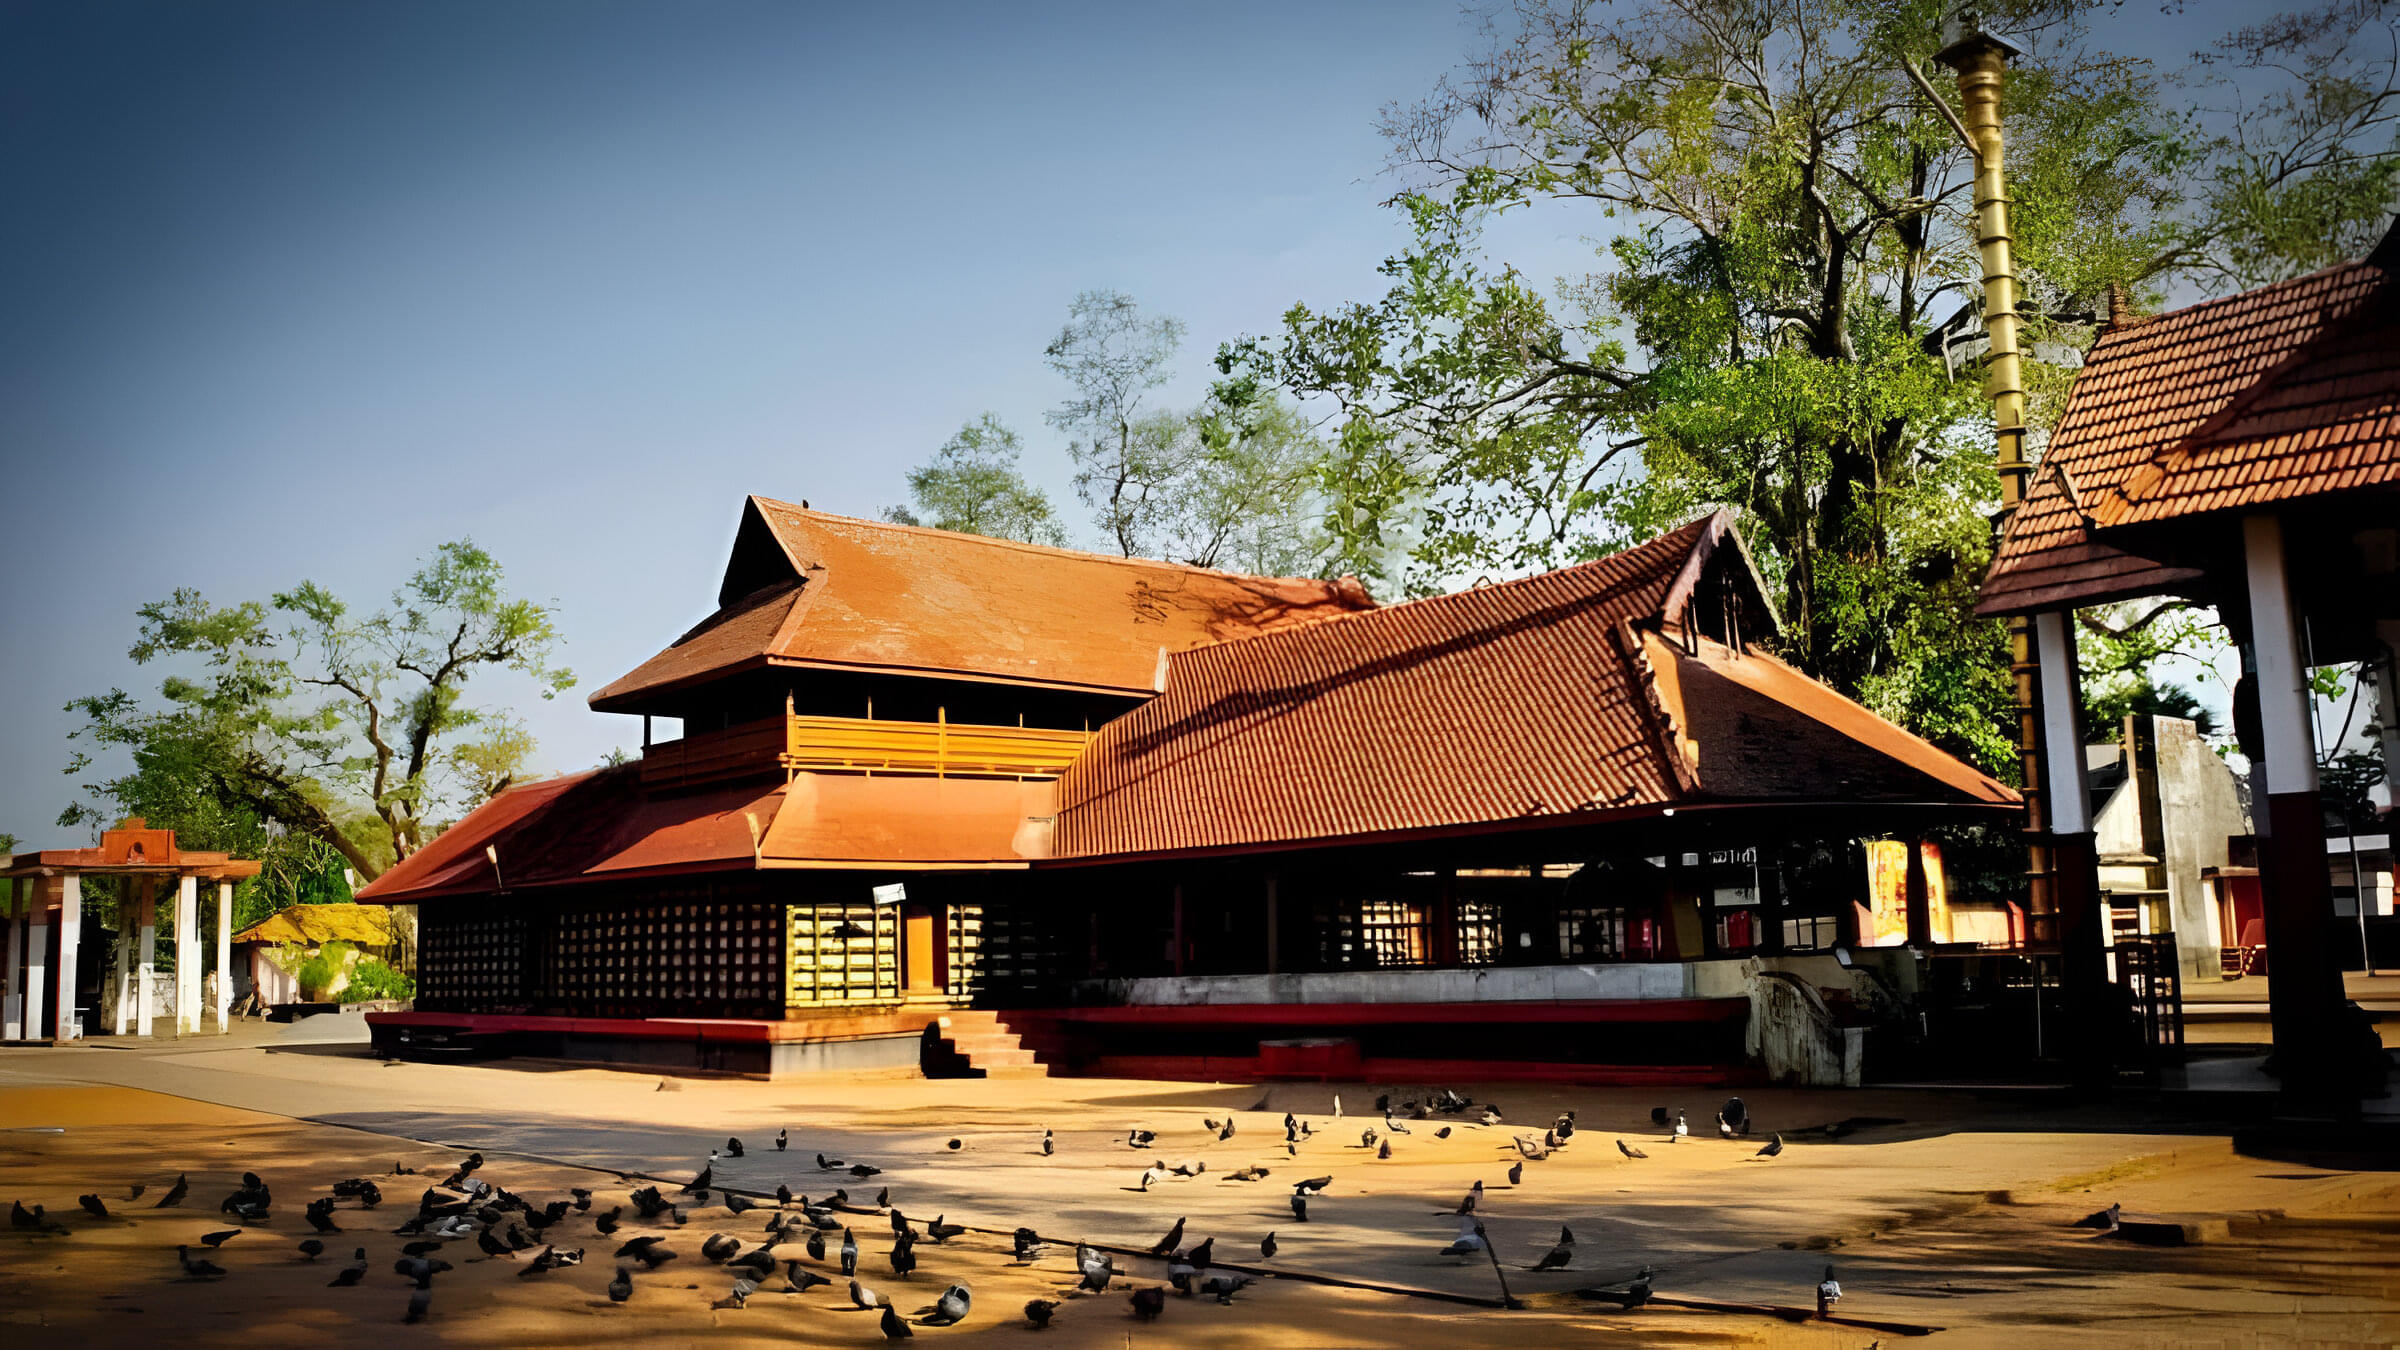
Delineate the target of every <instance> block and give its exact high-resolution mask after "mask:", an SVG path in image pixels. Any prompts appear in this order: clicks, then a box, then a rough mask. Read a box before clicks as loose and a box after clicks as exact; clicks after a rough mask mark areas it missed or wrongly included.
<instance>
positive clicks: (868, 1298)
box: [850, 1279, 882, 1308]
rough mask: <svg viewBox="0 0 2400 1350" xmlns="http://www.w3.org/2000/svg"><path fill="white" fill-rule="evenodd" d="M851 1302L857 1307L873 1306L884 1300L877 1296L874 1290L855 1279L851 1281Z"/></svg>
mask: <svg viewBox="0 0 2400 1350" xmlns="http://www.w3.org/2000/svg"><path fill="white" fill-rule="evenodd" d="M850 1302H851V1303H852V1305H854V1306H856V1307H860V1308H872V1307H874V1306H875V1305H876V1304H877V1303H880V1302H882V1300H881V1299H879V1298H878V1297H876V1294H875V1291H874V1290H872V1289H869V1288H868V1287H866V1286H865V1285H863V1284H860V1283H859V1282H858V1281H857V1280H856V1279H853V1280H851V1281H850Z"/></svg>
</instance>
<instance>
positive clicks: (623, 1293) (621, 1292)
mask: <svg viewBox="0 0 2400 1350" xmlns="http://www.w3.org/2000/svg"><path fill="white" fill-rule="evenodd" d="M632 1297H633V1272H632V1271H630V1270H627V1269H626V1268H625V1267H623V1266H619V1267H617V1278H615V1279H613V1280H610V1281H609V1282H608V1301H609V1302H611V1303H623V1302H624V1301H625V1300H627V1299H629V1298H632Z"/></svg>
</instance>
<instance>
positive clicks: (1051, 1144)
mask: <svg viewBox="0 0 2400 1350" xmlns="http://www.w3.org/2000/svg"><path fill="white" fill-rule="evenodd" d="M1057 1151H1058V1141H1057V1140H1056V1139H1053V1138H1051V1137H1050V1132H1049V1131H1048V1130H1044V1131H1042V1156H1043V1157H1045V1158H1047V1157H1049V1156H1050V1155H1051V1154H1053V1153H1055V1152H1057ZM1033 1302H1034V1303H1040V1302H1042V1300H1041V1299H1038V1298H1037V1299H1035V1300H1034V1301H1033ZM1025 1306H1027V1307H1028V1308H1030V1307H1032V1306H1033V1304H1031V1303H1029V1304H1027V1305H1025ZM1051 1306H1053V1307H1055V1306H1057V1305H1055V1304H1053V1305H1051ZM1030 1315H1031V1314H1028V1316H1030ZM1049 1320H1050V1315H1049V1314H1048V1313H1044V1314H1042V1322H1047V1321H1049ZM1041 1324H1042V1323H1041V1322H1037V1323H1035V1324H1034V1325H1036V1326H1040V1325H1041Z"/></svg>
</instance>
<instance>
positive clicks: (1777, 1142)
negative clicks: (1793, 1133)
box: [1750, 1134, 1783, 1158]
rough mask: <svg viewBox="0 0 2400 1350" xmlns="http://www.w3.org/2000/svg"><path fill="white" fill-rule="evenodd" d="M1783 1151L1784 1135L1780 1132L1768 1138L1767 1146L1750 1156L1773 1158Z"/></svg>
mask: <svg viewBox="0 0 2400 1350" xmlns="http://www.w3.org/2000/svg"><path fill="white" fill-rule="evenodd" d="M1782 1152H1783V1136H1782V1135H1780V1134H1779V1135H1776V1136H1775V1137H1774V1138H1772V1139H1770V1140H1768V1141H1767V1146H1766V1147H1765V1148H1762V1149H1760V1150H1759V1151H1758V1152H1756V1153H1753V1154H1751V1155H1750V1156H1751V1157H1753V1158H1772V1157H1775V1156H1777V1155H1779V1154H1781V1153H1782Z"/></svg>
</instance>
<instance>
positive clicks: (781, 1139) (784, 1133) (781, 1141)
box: [775, 1130, 792, 1153]
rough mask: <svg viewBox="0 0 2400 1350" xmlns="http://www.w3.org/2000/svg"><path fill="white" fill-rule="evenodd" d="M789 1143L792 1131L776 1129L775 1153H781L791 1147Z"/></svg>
mask: <svg viewBox="0 0 2400 1350" xmlns="http://www.w3.org/2000/svg"><path fill="white" fill-rule="evenodd" d="M791 1143H792V1132H791V1131H790V1130H777V1131H776V1132H775V1151H776V1152H777V1153H781V1152H783V1151H784V1150H785V1149H786V1148H789V1147H791Z"/></svg>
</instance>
